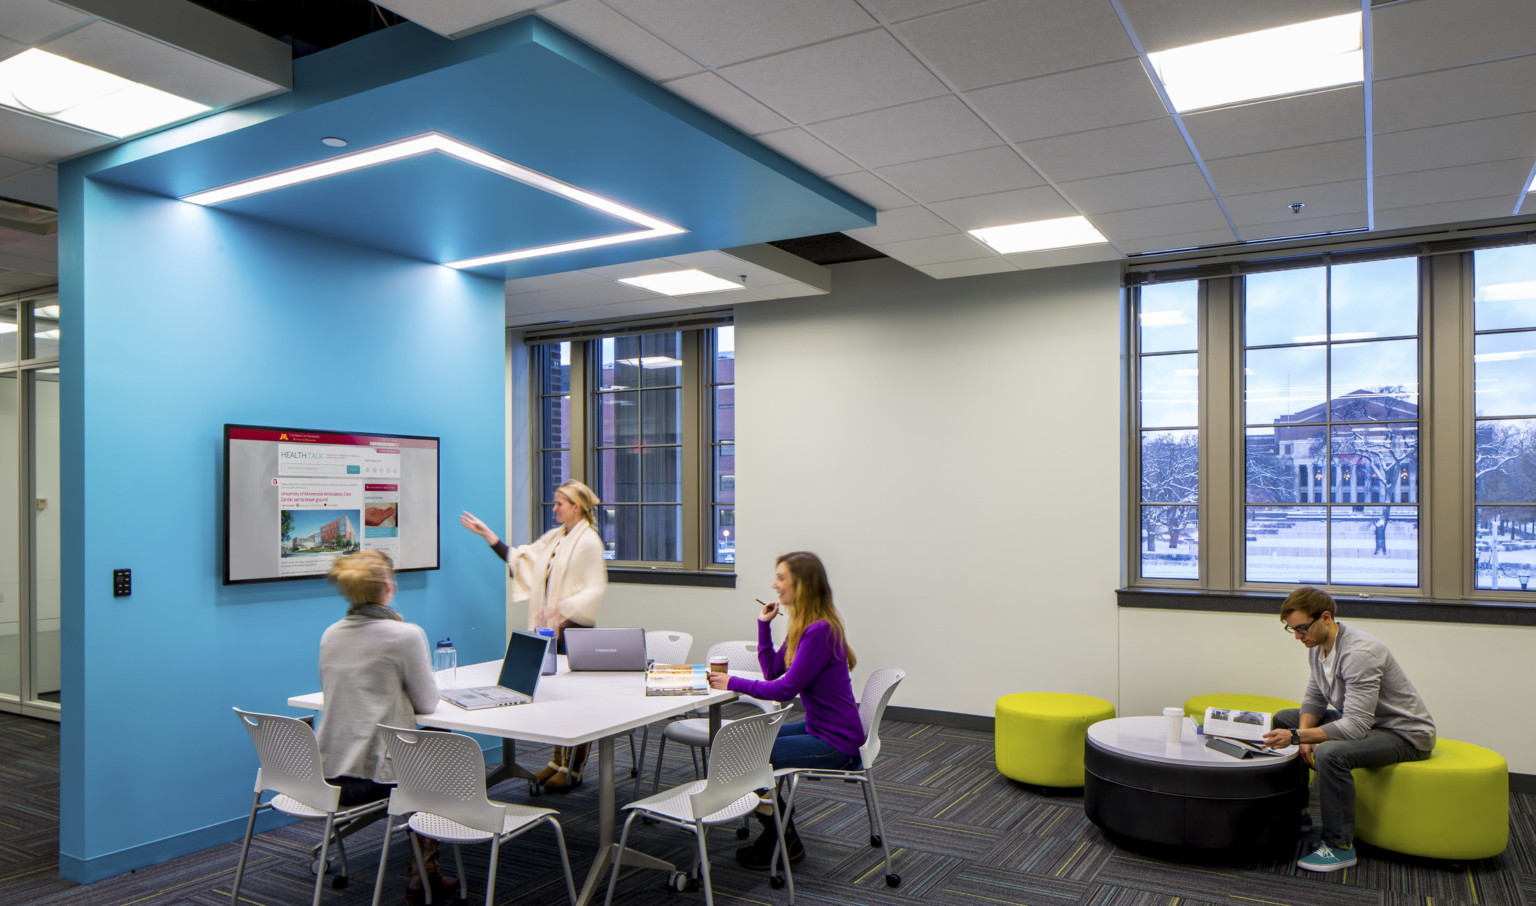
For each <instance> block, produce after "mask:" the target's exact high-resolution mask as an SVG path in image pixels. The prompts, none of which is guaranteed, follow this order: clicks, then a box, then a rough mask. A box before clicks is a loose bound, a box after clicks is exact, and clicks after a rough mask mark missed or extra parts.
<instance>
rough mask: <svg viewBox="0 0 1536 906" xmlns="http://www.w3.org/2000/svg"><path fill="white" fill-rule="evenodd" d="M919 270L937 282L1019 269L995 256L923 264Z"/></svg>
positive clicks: (999, 256) (918, 267) (1004, 259)
mask: <svg viewBox="0 0 1536 906" xmlns="http://www.w3.org/2000/svg"><path fill="white" fill-rule="evenodd" d="M917 269H918V270H920V271H922V272H923V273H925V274H927V275H928V276H930V277H932V278H934V279H935V280H948V279H950V278H951V277H976V276H979V275H981V274H1003V273H1007V272H1009V271H1016V270H1018V267H1017V266H1015V265H1014V263H1013V262H1012V261H1009V260H1008V259H1007V258H1004V257H1003V256H1002V255H993V256H992V257H990V258H971V259H969V260H966V261H940V262H937V263H935V264H922V265H918V266H917Z"/></svg>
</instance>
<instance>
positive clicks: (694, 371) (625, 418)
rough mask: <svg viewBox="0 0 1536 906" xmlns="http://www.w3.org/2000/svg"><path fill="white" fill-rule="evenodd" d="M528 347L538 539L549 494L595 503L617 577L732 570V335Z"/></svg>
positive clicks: (725, 329)
mask: <svg viewBox="0 0 1536 906" xmlns="http://www.w3.org/2000/svg"><path fill="white" fill-rule="evenodd" d="M714 324H715V325H716V326H710V327H707V328H704V329H674V330H653V331H644V332H635V333H626V334H612V333H611V332H610V333H609V334H608V335H601V336H595V337H591V338H578V339H570V340H560V341H555V342H542V343H536V344H535V345H534V346H533V347H532V348H533V353H532V357H533V361H534V369H533V371H534V397H535V410H536V413H537V415H536V418H537V420H538V427H537V431H536V437H537V442H536V446H537V449H536V450H535V451H534V455H535V461H536V467H537V469H538V479H537V480H538V482H539V494H540V511H541V512H540V513H539V514H538V515H537V516H536V519H535V527H536V528H538V529H540V530H547V529H549V528H552V527H553V526H554V524H555V523H554V517H553V515H552V514H551V513H550V507H551V506H552V505H553V503H554V492H555V488H557V487H559V485H560V484H561V483H562V482H564V481H566V480H567V479H571V478H575V479H578V480H581V481H584V482H586V483H587V484H588V485H590V486H591V487H592V489H593V491H595V492H596V493H597V496H598V498H599V499H601V500H602V504H601V506H600V507H599V511H600V512H599V514H598V526H599V530H600V532H601V534H602V538H603V546H604V549H605V553H604V555H605V556H606V557H607V558H608V559H609V560H611V561H613V562H614V565H634V566H641V565H643V566H646V567H658V566H659V567H671V568H674V569H680V570H698V569H705V568H709V567H712V566H718V565H721V564H725V565H729V564H731V563H734V562H735V551H736V548H735V540H736V524H735V507H734V502H735V440H736V438H735V412H734V407H735V395H734V379H735V378H734V364H735V345H734V332H733V329H732V327H731V326H730V325H728V324H725V325H721V324H720V322H719V321H718V320H716V321H715V322H714Z"/></svg>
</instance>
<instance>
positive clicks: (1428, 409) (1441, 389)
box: [1419, 252, 1476, 600]
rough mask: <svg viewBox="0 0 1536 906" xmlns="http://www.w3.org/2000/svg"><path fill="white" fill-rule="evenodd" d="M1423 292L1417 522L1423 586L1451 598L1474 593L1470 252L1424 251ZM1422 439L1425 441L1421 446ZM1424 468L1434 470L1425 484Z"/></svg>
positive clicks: (1426, 472) (1433, 594)
mask: <svg viewBox="0 0 1536 906" xmlns="http://www.w3.org/2000/svg"><path fill="white" fill-rule="evenodd" d="M1421 261H1422V262H1423V263H1422V264H1421V265H1420V266H1421V267H1422V268H1423V271H1421V273H1420V279H1421V281H1422V282H1423V285H1424V287H1423V292H1424V293H1425V295H1426V296H1427V298H1426V299H1425V300H1424V306H1423V309H1422V311H1423V314H1422V315H1421V317H1422V318H1423V326H1422V329H1423V331H1424V340H1423V343H1424V349H1425V350H1427V352H1426V353H1425V354H1424V359H1425V361H1424V387H1425V389H1426V391H1427V393H1428V395H1429V397H1430V399H1429V405H1427V406H1425V407H1424V410H1425V413H1426V414H1425V416H1424V424H1423V426H1422V428H1421V430H1422V431H1424V433H1425V434H1426V435H1427V437H1426V440H1427V441H1428V443H1421V444H1420V445H1419V481H1420V485H1421V493H1420V499H1421V500H1422V501H1423V512H1422V513H1421V514H1420V518H1419V524H1420V525H1422V526H1426V527H1427V531H1426V532H1424V534H1425V535H1427V536H1428V537H1427V538H1426V539H1425V541H1426V543H1425V545H1424V551H1425V558H1424V566H1423V569H1424V576H1423V579H1424V588H1425V589H1426V590H1427V591H1428V593H1429V595H1430V596H1431V597H1433V598H1437V599H1441V600H1454V599H1456V598H1463V597H1466V596H1468V595H1471V594H1473V593H1474V592H1473V586H1474V585H1475V584H1476V583H1475V579H1476V577H1475V575H1469V573H1468V570H1467V565H1468V553H1467V552H1468V549H1469V544H1468V543H1467V539H1468V538H1469V537H1471V533H1470V532H1469V531H1467V528H1468V522H1467V519H1468V516H1469V515H1470V513H1469V511H1470V509H1471V507H1472V501H1473V499H1474V494H1475V482H1474V480H1473V476H1472V469H1471V468H1469V467H1468V465H1469V463H1470V462H1471V461H1472V451H1471V450H1470V449H1469V446H1470V444H1471V443H1472V432H1471V430H1469V422H1470V421H1471V418H1470V415H1469V414H1468V413H1470V412H1471V411H1472V410H1471V395H1472V305H1471V298H1472V293H1471V280H1470V279H1469V278H1470V271H1471V253H1470V252H1465V253H1462V254H1460V255H1433V256H1429V257H1428V258H1425V259H1421ZM1426 447H1427V449H1426ZM1426 476H1433V479H1434V480H1432V481H1430V482H1429V484H1430V487H1429V488H1427V490H1428V491H1429V493H1428V494H1424V493H1422V491H1423V490H1426V489H1424V488H1423V487H1422V485H1423V484H1424V483H1425V478H1426Z"/></svg>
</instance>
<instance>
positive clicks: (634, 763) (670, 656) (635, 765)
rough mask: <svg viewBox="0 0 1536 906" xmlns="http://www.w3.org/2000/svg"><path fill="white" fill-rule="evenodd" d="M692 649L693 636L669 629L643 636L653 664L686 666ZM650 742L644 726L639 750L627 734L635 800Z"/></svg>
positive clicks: (649, 728) (647, 726)
mask: <svg viewBox="0 0 1536 906" xmlns="http://www.w3.org/2000/svg"><path fill="white" fill-rule="evenodd" d="M692 648H693V634H692V633H688V632H677V631H675V630H671V629H653V630H651V631H650V632H647V633H646V634H645V659H646V661H648V662H650V663H653V664H686V663H688V652H689V651H690V650H691V649H692ZM650 741H651V727H650V724H646V725H645V727H643V728H642V729H641V731H640V748H638V749H636V748H635V733H634V731H633V730H631V731H630V733H629V776H631V777H633V778H635V792H634V796H635V797H636V798H638V797H639V795H640V763H641V762H642V761H644V760H645V747H646V746H647V745H648V744H649V743H650Z"/></svg>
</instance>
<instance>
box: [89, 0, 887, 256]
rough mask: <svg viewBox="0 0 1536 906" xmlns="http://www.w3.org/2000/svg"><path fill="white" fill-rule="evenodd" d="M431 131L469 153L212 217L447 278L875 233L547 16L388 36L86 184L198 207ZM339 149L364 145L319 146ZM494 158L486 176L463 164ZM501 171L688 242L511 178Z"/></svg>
mask: <svg viewBox="0 0 1536 906" xmlns="http://www.w3.org/2000/svg"><path fill="white" fill-rule="evenodd" d="M431 133H436V134H438V135H440V136H443V137H444V138H446V139H449V140H452V143H453V144H454V145H455V146H456V147H461V148H462V147H464V146H467V147H468V149H469V153H468V155H465V154H452V153H442V152H441V151H439V150H428V151H426V152H424V153H420V154H417V155H415V156H412V157H408V158H405V159H402V160H395V161H392V162H389V163H384V164H381V165H378V166H373V167H368V168H366V169H356V170H352V171H350V172H345V173H340V174H337V175H332V176H327V177H324V178H320V179H315V180H312V181H309V182H304V183H300V184H298V185H292V186H288V187H285V188H280V189H276V190H273V191H270V192H267V193H265V194H259V195H252V196H247V197H245V198H237V199H234V200H230V201H224V202H222V203H219V204H216V205H213V206H212V207H213V208H214V209H216V210H221V211H228V212H231V213H234V214H239V215H242V216H248V217H254V218H259V219H261V220H265V221H269V222H272V223H277V224H281V225H283V226H286V227H290V228H292V229H296V230H302V231H305V232H311V233H318V234H321V235H326V236H332V237H335V238H337V239H341V240H344V241H347V242H354V243H358V244H360V245H366V246H369V247H372V248H379V249H384V250H387V251H390V252H394V253H396V254H400V255H406V256H409V257H414V258H419V259H422V260H425V261H432V262H436V263H439V264H448V263H451V262H463V261H466V260H471V259H476V258H480V257H483V256H494V255H498V254H501V253H507V252H516V251H519V250H523V251H524V253H525V254H526V253H527V250H533V249H542V248H544V247H546V246H554V245H561V244H568V243H570V244H581V243H583V242H586V241H589V240H597V239H598V238H599V237H612V236H619V235H626V234H628V235H636V234H638V235H641V236H642V237H643V238H638V239H630V240H628V241H624V242H620V243H618V244H612V245H604V246H599V247H595V248H585V249H580V250H576V251H563V252H558V253H555V254H540V255H532V256H530V257H523V258H520V259H517V260H511V261H506V262H503V263H495V264H486V265H479V266H471V267H470V268H469V269H470V270H473V271H474V272H475V273H483V274H486V275H489V276H496V277H500V278H504V279H514V278H518V277H530V276H536V275H539V274H548V273H557V272H561V271H569V270H576V269H581V268H592V267H600V266H603V265H609V264H621V263H624V262H628V261H640V260H646V259H651V258H660V257H667V256H671V255H680V254H686V253H688V252H697V251H707V250H711V249H719V248H728V247H731V246H738V245H750V244H753V243H759V242H771V241H774V240H778V239H788V238H793V237H797V236H808V235H814V234H819V233H828V232H835V231H838V230H847V229H854V228H857V227H862V226H870V225H872V224H873V223H874V222H875V212H874V209H873V208H871V207H870V206H869V205H867V204H865V203H864V202H861V201H859V200H858V199H856V198H854V197H853V196H851V195H849V194H848V193H846V192H844V191H842V190H841V189H838V188H837V187H836V186H833V185H831V184H829V183H827V182H826V181H825V180H823V179H821V178H820V177H818V176H816V175H815V174H813V173H811V172H809V171H807V170H805V169H804V168H802V167H800V166H799V165H798V164H795V163H793V162H791V161H789V160H787V159H786V158H784V157H783V156H782V155H780V154H778V153H777V152H775V151H773V150H772V149H770V148H766V147H764V146H762V145H761V144H759V143H757V142H756V141H753V140H752V139H751V138H749V137H747V136H745V135H743V134H742V133H740V132H738V131H736V130H735V129H733V128H731V127H730V126H727V125H725V124H723V123H721V122H720V121H719V120H716V119H715V118H713V117H711V116H710V115H709V114H707V113H705V112H703V111H702V110H699V109H698V108H697V107H694V106H693V105H691V104H689V103H687V102H686V101H683V100H681V99H680V98H678V97H677V96H675V95H673V94H671V93H670V92H668V91H666V90H665V89H663V88H661V87H659V86H657V85H655V84H654V83H652V82H650V81H648V80H647V79H645V78H643V77H642V76H639V75H637V74H636V73H634V72H632V71H631V70H629V69H627V68H625V67H624V66H621V65H620V64H618V63H615V62H614V61H613V60H610V59H608V58H607V57H605V56H603V55H601V54H599V53H598V52H597V51H595V50H593V49H592V48H590V47H588V46H586V45H585V44H582V43H581V42H579V41H577V40H576V39H574V38H572V37H570V36H569V35H567V34H565V33H564V32H562V31H560V30H559V29H557V28H555V27H554V26H551V25H550V24H548V23H547V22H544V21H542V20H540V19H538V18H536V17H532V16H530V17H525V18H523V19H519V20H517V21H514V22H511V23H508V24H507V25H504V26H501V27H499V28H496V29H492V30H490V31H485V32H480V33H479V34H475V35H471V36H469V37H467V38H462V39H460V40H458V41H449V40H447V39H445V38H441V37H439V36H437V35H435V34H433V33H431V32H428V31H426V30H424V29H421V28H419V27H417V26H415V25H411V24H409V23H407V24H402V25H397V26H394V27H393V28H389V29H386V30H384V31H380V32H375V33H374V34H371V35H368V36H366V37H363V38H359V39H357V40H355V41H352V42H349V43H347V44H343V45H340V46H338V47H334V48H332V49H330V50H327V51H323V52H321V53H317V54H312V55H310V56H307V57H304V58H302V59H300V60H296V61H295V62H294V90H293V91H292V92H291V93H288V94H284V95H281V96H278V97H274V98H270V99H268V100H265V101H259V102H257V103H255V104H251V105H249V106H246V107H243V108H240V109H237V110H231V111H227V112H225V113H221V114H216V115H214V116H211V117H208V118H206V119H202V120H198V121H195V122H192V123H188V124H186V125H184V126H179V127H176V128H173V129H169V130H166V131H164V132H160V133H157V134H155V135H151V136H148V137H146V138H143V139H139V140H136V141H132V142H127V143H125V144H123V145H119V146H117V147H115V148H112V149H109V150H107V151H104V152H101V153H100V154H98V155H95V156H94V157H93V158H91V159H90V161H89V164H88V165H87V169H88V170H89V171H91V172H90V175H91V176H92V178H95V179H99V180H103V181H107V182H111V183H116V184H119V185H125V186H130V187H133V188H137V189H142V190H144V191H148V192H155V193H158V194H162V195H168V196H171V197H175V198H182V197H185V196H187V195H191V194H193V193H196V192H201V191H205V190H208V189H213V188H217V187H220V186H225V185H228V184H231V183H235V182H240V181H242V180H247V179H253V178H256V177H260V176H266V175H267V174H270V173H275V172H278V171H283V170H288V169H292V168H296V167H302V166H306V165H309V164H313V163H316V162H320V161H326V160H330V159H333V158H339V157H343V156H345V155H355V154H358V153H359V152H361V151H366V150H367V149H370V148H374V147H376V146H379V145H386V144H389V143H391V142H398V141H400V140H402V139H408V138H410V137H413V136H420V135H429V134H431ZM329 136H336V137H340V138H343V139H346V141H347V143H348V144H347V146H346V147H344V148H331V147H327V146H326V145H323V144H321V142H320V140H321V139H322V138H325V137H329ZM478 152H484V153H485V154H487V155H490V156H491V157H488V158H485V160H488V161H491V162H492V163H491V165H490V166H486V165H483V164H484V162H483V161H482V162H481V163H482V165H477V164H476V163H474V162H471V161H469V160H466V159H465V157H466V156H469V157H474V156H475V154H477V153H478ZM496 159H500V161H502V162H506V163H507V164H511V165H515V166H516V167H518V168H523V169H524V171H533V178H534V181H535V182H537V180H538V177H539V176H540V175H542V176H544V177H549V178H552V179H553V180H555V181H557V182H559V183H563V184H565V185H566V186H569V187H574V189H575V190H580V191H584V192H587V193H592V194H594V195H597V196H600V197H602V198H605V199H609V200H611V201H614V202H617V203H619V204H620V205H622V206H624V207H625V208H627V209H631V210H632V211H634V212H638V213H639V214H640V215H643V216H645V217H648V218H651V219H652V220H651V221H650V222H654V221H662V222H664V223H665V224H666V225H674V226H676V227H678V228H681V230H682V232H677V233H671V234H668V233H667V231H658V230H653V229H650V228H648V227H647V226H645V225H643V224H642V222H641V221H637V220H634V219H633V218H629V217H628V215H624V214H622V212H621V213H620V214H619V215H616V214H615V213H613V212H609V211H602V210H595V209H594V208H592V207H591V206H589V205H586V204H582V203H580V202H578V201H576V200H573V199H572V198H571V197H567V196H563V195H561V194H556V193H555V192H552V191H547V190H546V188H539V187H537V186H536V185H531V184H529V182H528V181H527V180H519V179H518V178H513V177H510V176H508V175H507V173H506V172H505V170H506V167H505V166H504V165H502V164H497V163H495V161H496ZM497 168H500V169H501V170H502V171H503V172H498V171H497ZM580 191H577V192H572V193H570V194H575V195H579V194H580Z"/></svg>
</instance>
